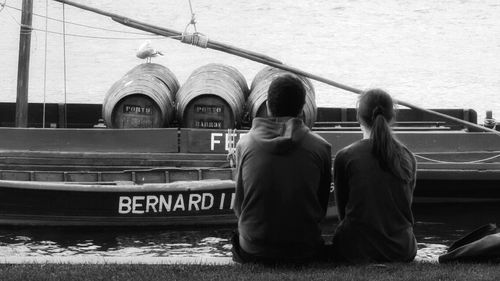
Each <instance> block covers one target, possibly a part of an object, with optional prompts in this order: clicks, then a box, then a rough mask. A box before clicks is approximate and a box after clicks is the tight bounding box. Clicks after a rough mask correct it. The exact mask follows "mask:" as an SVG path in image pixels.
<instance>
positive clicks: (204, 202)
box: [201, 193, 214, 210]
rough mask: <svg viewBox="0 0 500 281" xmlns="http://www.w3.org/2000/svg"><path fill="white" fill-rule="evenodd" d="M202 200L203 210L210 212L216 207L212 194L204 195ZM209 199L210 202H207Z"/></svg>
mask: <svg viewBox="0 0 500 281" xmlns="http://www.w3.org/2000/svg"><path fill="white" fill-rule="evenodd" d="M202 197H203V198H202V200H201V209H202V210H208V209H210V208H212V206H213V205H214V196H213V195H212V194H210V193H203V195H202ZM207 198H208V200H207Z"/></svg>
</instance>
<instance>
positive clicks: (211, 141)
mask: <svg viewBox="0 0 500 281" xmlns="http://www.w3.org/2000/svg"><path fill="white" fill-rule="evenodd" d="M222 136H223V134H222V133H212V134H211V135H210V150H214V149H215V144H220V140H217V139H215V137H222Z"/></svg>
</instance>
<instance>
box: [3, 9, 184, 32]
mask: <svg viewBox="0 0 500 281" xmlns="http://www.w3.org/2000/svg"><path fill="white" fill-rule="evenodd" d="M0 5H1V6H2V8H3V5H4V4H0ZM5 7H7V8H12V7H10V6H9V5H5ZM13 9H16V10H19V9H17V8H13ZM0 11H1V10H0ZM5 11H6V12H7V13H8V15H9V16H10V17H11V18H12V20H13V21H14V22H15V23H16V24H17V25H18V26H19V27H24V28H26V29H31V30H33V31H40V32H46V33H50V34H57V35H66V36H70V37H79V38H88V39H104V40H144V39H155V40H158V39H167V37H165V36H159V35H158V36H155V35H154V34H151V36H155V37H108V36H92V35H82V34H71V33H66V34H63V33H62V32H56V31H50V30H47V29H46V28H45V29H39V28H36V27H33V26H29V25H25V24H22V23H20V22H19V21H18V20H17V19H16V18H15V17H14V16H13V15H12V14H11V13H10V12H9V10H5ZM45 18H48V19H51V18H50V17H45ZM57 21H58V22H62V21H61V20H57ZM29 33H30V32H28V31H26V32H20V34H29ZM35 34H36V33H35ZM132 34H135V33H132ZM137 34H140V33H137ZM146 34H148V33H143V34H141V35H146ZM177 37H179V36H172V37H171V38H174V39H175V38H177Z"/></svg>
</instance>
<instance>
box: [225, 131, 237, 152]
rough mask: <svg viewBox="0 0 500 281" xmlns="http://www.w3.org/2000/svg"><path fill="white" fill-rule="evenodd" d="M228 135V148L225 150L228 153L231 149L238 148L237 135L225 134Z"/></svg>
mask: <svg viewBox="0 0 500 281" xmlns="http://www.w3.org/2000/svg"><path fill="white" fill-rule="evenodd" d="M225 135H226V146H225V149H226V151H229V149H230V148H233V147H235V146H236V136H237V134H234V133H230V134H225Z"/></svg>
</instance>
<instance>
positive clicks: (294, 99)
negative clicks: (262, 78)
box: [267, 74, 306, 117]
mask: <svg viewBox="0 0 500 281" xmlns="http://www.w3.org/2000/svg"><path fill="white" fill-rule="evenodd" d="M305 100H306V90H305V88H304V85H303V84H302V81H301V80H300V79H299V78H298V77H297V76H295V75H292V74H285V75H281V76H279V77H277V78H276V79H274V81H273V82H271V85H269V90H268V91H267V109H268V114H269V115H270V116H272V117H282V116H293V117H297V116H299V115H300V113H301V112H302V108H303V107H304V103H305Z"/></svg>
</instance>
